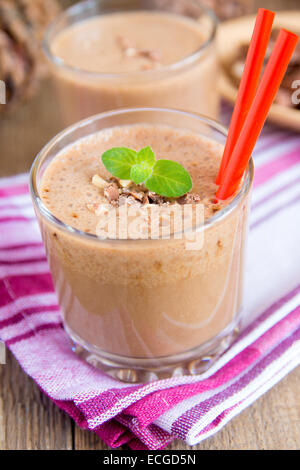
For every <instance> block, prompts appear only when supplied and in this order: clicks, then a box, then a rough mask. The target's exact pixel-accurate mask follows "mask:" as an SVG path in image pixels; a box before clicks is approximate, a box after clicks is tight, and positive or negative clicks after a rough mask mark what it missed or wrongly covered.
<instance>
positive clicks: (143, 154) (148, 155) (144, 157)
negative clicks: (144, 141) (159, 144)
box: [137, 146, 155, 168]
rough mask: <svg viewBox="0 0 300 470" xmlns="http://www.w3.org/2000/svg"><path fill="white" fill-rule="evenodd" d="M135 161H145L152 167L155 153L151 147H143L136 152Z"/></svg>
mask: <svg viewBox="0 0 300 470" xmlns="http://www.w3.org/2000/svg"><path fill="white" fill-rule="evenodd" d="M137 163H145V164H146V165H148V166H149V167H151V168H153V165H154V163H155V155H154V152H153V150H152V148H151V147H149V146H148V147H145V148H143V149H141V150H140V151H139V152H138V154H137Z"/></svg>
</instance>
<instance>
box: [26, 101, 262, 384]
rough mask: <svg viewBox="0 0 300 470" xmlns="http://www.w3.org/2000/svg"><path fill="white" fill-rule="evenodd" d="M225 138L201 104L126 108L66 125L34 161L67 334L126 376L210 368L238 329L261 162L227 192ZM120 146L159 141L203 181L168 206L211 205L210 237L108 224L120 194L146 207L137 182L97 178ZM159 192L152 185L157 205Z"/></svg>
mask: <svg viewBox="0 0 300 470" xmlns="http://www.w3.org/2000/svg"><path fill="white" fill-rule="evenodd" d="M225 139H226V129H224V128H223V127H222V126H221V125H219V124H217V123H216V122H214V121H210V120H207V119H206V118H204V117H201V116H199V115H195V114H190V113H185V112H180V111H175V110H167V109H147V108H145V109H129V110H118V111H112V112H107V113H103V114H100V115H98V116H95V117H92V118H90V119H87V120H85V121H82V122H80V123H78V124H76V125H74V126H72V127H71V128H69V129H67V130H66V131H64V132H62V133H61V134H60V135H58V136H57V137H56V138H54V139H53V140H52V141H51V142H50V143H49V144H48V145H47V146H46V147H45V148H44V149H43V150H42V151H41V153H40V154H39V156H38V157H37V158H36V160H35V162H34V164H33V167H32V173H31V194H32V197H33V202H34V206H35V210H36V214H37V217H38V220H39V223H40V227H41V232H42V236H43V240H44V243H45V247H46V251H47V256H48V260H49V264H50V269H51V273H52V276H53V280H54V284H55V288H56V291H57V294H58V299H59V304H60V307H61V311H62V315H63V318H64V325H65V329H66V331H67V334H68V335H69V337H70V338H71V340H72V342H73V346H74V350H76V351H77V352H78V353H79V354H80V355H81V356H82V357H84V358H85V359H86V360H88V361H89V362H91V363H93V364H95V365H97V366H99V367H101V368H102V369H103V370H105V371H106V372H108V373H110V374H112V375H114V376H116V377H118V378H120V379H122V380H126V381H132V382H139V381H149V380H154V379H157V378H161V377H169V376H171V375H174V374H177V375H178V374H186V373H192V374H194V373H200V372H201V371H203V370H205V369H206V368H207V367H209V365H210V364H212V363H213V361H214V360H215V359H216V358H217V357H219V355H220V354H221V353H222V352H223V351H224V350H225V349H226V348H227V347H228V346H229V344H230V343H231V341H232V339H233V337H234V335H235V332H236V329H237V327H238V325H239V322H240V319H241V315H242V287H243V273H244V248H245V240H246V232H247V213H248V206H249V194H250V188H251V183H252V177H253V167H252V162H251V163H250V166H249V168H248V171H247V174H246V175H245V177H244V180H243V182H242V184H241V187H240V189H239V191H238V192H237V194H235V196H234V197H233V198H231V199H230V200H228V201H224V202H217V201H216V199H215V192H216V185H215V179H216V176H217V172H218V168H219V164H220V159H221V156H222V152H223V146H224V142H225ZM120 146H121V147H122V146H123V147H124V146H125V147H129V148H132V149H136V150H139V149H141V148H144V147H146V146H151V148H152V149H153V150H154V152H155V154H156V155H157V158H158V159H160V158H167V159H170V160H174V161H177V162H179V163H180V164H182V165H183V166H184V167H185V168H186V169H187V170H188V171H189V173H190V175H191V177H192V181H193V188H192V192H191V193H189V194H188V195H187V196H184V197H183V198H180V199H178V200H174V201H173V200H162V201H159V205H158V206H157V207H158V209H159V210H160V211H163V210H165V209H166V208H171V209H172V208H173V207H175V208H182V207H183V208H186V207H187V206H189V205H191V207H192V208H193V209H192V210H195V208H197V207H201V208H202V209H203V219H202V220H201V222H197V223H196V224H194V222H193V219H191V220H192V225H191V227H192V229H193V232H194V233H196V234H201V235H202V237H203V238H202V239H201V244H199V245H197V246H192V247H190V246H189V245H187V238H188V237H189V233H190V232H189V231H187V232H184V233H183V232H181V233H177V235H179V236H177V235H176V236H171V237H166V236H164V234H163V232H160V233H159V235H158V236H157V237H155V238H154V239H152V238H150V237H142V236H140V237H135V236H127V237H126V236H125V237H124V236H123V237H121V236H118V235H115V236H112V237H107V238H105V237H103V236H99V233H98V231H97V230H98V228H99V225H98V224H99V222H101V221H103V219H104V217H105V216H106V212H105V211H106V209H105V204H107V203H108V202H109V203H112V202H113V207H114V206H118V208H120V207H122V204H123V202H124V198H125V199H126V198H127V197H128V198H127V199H126V203H128V204H129V205H130V204H132V205H133V207H135V208H136V209H137V211H139V210H142V209H143V208H144V206H143V203H144V201H143V202H141V201H142V199H141V198H140V197H139V195H137V191H136V190H133V189H129V190H127V192H126V191H125V190H124V189H123V186H119V188H117V192H116V194H115V195H113V193H111V192H110V191H108V186H105V188H106V189H105V188H104V190H103V188H101V187H99V185H97V184H96V185H95V184H94V183H93V182H95V181H94V178H93V177H94V176H95V175H97V176H98V177H100V178H102V180H103V181H109V178H110V177H109V175H108V174H107V170H106V169H105V168H104V166H103V164H102V162H101V155H102V153H103V152H105V151H106V150H108V149H110V148H111V147H120ZM100 181H101V180H100ZM96 182H97V181H96ZM111 184H112V186H114V188H115V189H116V183H115V182H113V183H111ZM126 185H127V183H126ZM100 186H101V185H100ZM126 188H130V186H126ZM112 196H113V197H112ZM115 196H116V197H115ZM151 198H152V199H151ZM156 202H157V200H155V195H153V194H150V193H148V195H147V203H148V206H151V205H152V206H153V205H154V204H155V203H156ZM102 205H103V207H104V210H103V208H102ZM162 220H163V219H162Z"/></svg>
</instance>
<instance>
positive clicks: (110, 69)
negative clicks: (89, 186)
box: [44, 0, 219, 126]
mask: <svg viewBox="0 0 300 470" xmlns="http://www.w3.org/2000/svg"><path fill="white" fill-rule="evenodd" d="M183 5H184V6H185V8H184V9H183V8H182V6H183ZM216 29H217V20H216V17H215V16H214V13H213V12H212V11H210V10H207V9H204V8H202V7H201V6H199V3H197V2H195V1H193V0H172V1H165V2H163V3H161V4H156V3H155V2H152V1H149V0H148V1H147V0H123V1H122V0H118V1H116V0H109V1H93V0H91V1H87V2H82V3H79V4H77V5H75V6H73V7H71V8H70V9H68V10H66V11H65V12H63V13H62V14H61V15H59V16H58V17H57V19H56V20H55V21H54V23H52V25H50V27H49V28H48V30H47V32H46V35H45V40H44V50H45V53H46V56H47V58H48V61H49V64H50V70H51V72H52V74H51V75H52V78H53V82H54V85H55V88H56V90H57V93H58V95H57V103H58V106H59V107H60V111H61V116H62V121H63V123H64V125H65V126H67V125H69V124H72V123H74V122H76V121H78V120H80V119H83V118H86V117H88V116H91V115H93V114H96V113H100V112H103V111H107V110H110V109H117V108H121V107H135V106H151V107H152V106H154V107H155V106H163V107H168V108H177V109H183V110H187V111H194V112H199V113H202V114H205V115H207V116H209V117H211V118H214V119H216V118H217V117H218V110H219V93H218V87H217V80H218V65H217V56H216V50H215V36H216Z"/></svg>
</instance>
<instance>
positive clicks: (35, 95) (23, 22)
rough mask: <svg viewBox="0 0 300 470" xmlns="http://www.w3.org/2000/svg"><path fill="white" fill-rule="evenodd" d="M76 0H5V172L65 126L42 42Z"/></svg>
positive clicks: (251, 3) (0, 28) (237, 9)
mask: <svg viewBox="0 0 300 470" xmlns="http://www.w3.org/2000/svg"><path fill="white" fill-rule="evenodd" d="M155 1H157V2H158V1H161V2H163V1H164V0H155ZM196 1H198V0H196ZM199 1H200V0H199ZM74 3H77V2H75V1H71V0H0V79H1V80H4V81H5V82H6V84H7V88H8V90H7V105H2V104H0V141H1V150H0V176H6V175H10V174H15V173H19V172H24V171H28V170H29V168H30V165H31V163H32V161H33V158H34V157H35V155H36V153H37V152H38V151H39V150H40V149H41V148H42V146H43V145H44V144H45V143H46V142H47V141H48V140H49V139H50V138H51V137H53V136H54V135H55V134H56V133H57V132H58V131H59V130H60V129H61V124H60V122H59V118H58V116H59V113H58V107H57V102H56V99H55V95H54V94H53V90H52V87H51V85H50V83H49V78H48V70H47V64H46V63H45V60H44V58H43V53H42V51H41V47H40V43H41V39H42V37H43V33H44V30H45V27H46V25H47V24H48V23H49V21H51V20H52V19H53V18H54V17H55V16H56V15H57V14H58V12H59V11H60V9H64V8H66V7H68V6H70V5H72V4H74ZM200 3H202V4H204V5H207V6H209V7H210V8H212V9H214V10H215V12H216V14H217V16H218V17H219V18H220V20H221V21H226V20H228V19H232V18H234V17H239V16H242V15H246V14H252V13H255V12H256V11H257V9H258V8H259V7H265V8H269V9H272V10H276V11H279V10H291V9H293V10H299V9H300V0H232V1H231V0H201V2H200Z"/></svg>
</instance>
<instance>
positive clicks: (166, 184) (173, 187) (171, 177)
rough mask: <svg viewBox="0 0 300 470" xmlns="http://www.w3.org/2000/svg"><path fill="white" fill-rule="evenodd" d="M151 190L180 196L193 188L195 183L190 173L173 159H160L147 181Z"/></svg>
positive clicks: (147, 186) (169, 195) (164, 194)
mask: <svg viewBox="0 0 300 470" xmlns="http://www.w3.org/2000/svg"><path fill="white" fill-rule="evenodd" d="M145 186H146V188H148V189H149V190H150V191H153V192H155V193H156V194H159V195H160V196H165V197H180V196H182V195H183V194H186V193H187V192H188V191H190V190H191V189H192V186H193V183H192V179H191V177H190V175H189V173H188V172H187V171H186V169H185V168H184V167H183V166H182V165H180V163H177V162H174V161H172V160H158V161H157V162H156V163H155V165H154V167H153V170H152V173H151V175H150V177H149V178H148V179H147V180H146V181H145Z"/></svg>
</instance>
